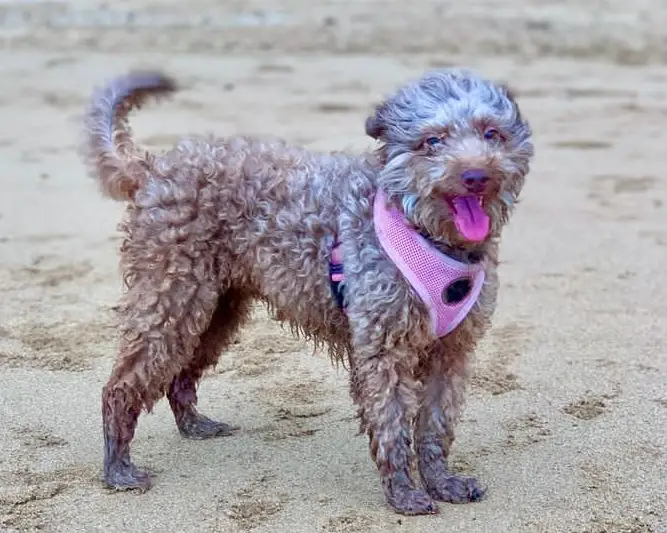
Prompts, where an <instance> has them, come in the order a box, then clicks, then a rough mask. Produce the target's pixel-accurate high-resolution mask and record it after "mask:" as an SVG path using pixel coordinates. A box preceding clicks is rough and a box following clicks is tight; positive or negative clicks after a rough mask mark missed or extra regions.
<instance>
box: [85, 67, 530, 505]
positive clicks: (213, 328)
mask: <svg viewBox="0 0 667 533" xmlns="http://www.w3.org/2000/svg"><path fill="white" fill-rule="evenodd" d="M175 89H176V86H175V83H174V82H173V80H171V79H170V78H169V77H167V76H165V75H163V74H161V73H159V72H134V73H130V74H128V75H126V76H122V77H119V78H117V79H114V80H113V81H111V82H110V83H109V84H108V85H107V86H106V87H104V88H102V89H100V90H98V91H96V92H95V93H94V96H93V98H92V101H91V104H90V107H89V108H88V110H87V113H86V118H85V124H86V134H87V141H86V145H85V155H86V161H87V163H88V165H89V166H90V168H91V170H92V173H93V174H94V176H95V177H96V179H97V180H98V181H99V183H100V184H101V188H102V191H103V192H104V193H105V194H106V195H107V196H110V197H111V198H114V199H117V200H125V201H127V202H128V209H127V212H126V216H125V218H124V221H123V223H122V224H121V229H122V230H123V231H124V233H125V239H124V242H123V244H122V246H121V261H120V264H121V269H122V272H123V276H124V280H125V283H126V285H127V291H126V292H125V294H124V297H123V299H122V303H121V305H120V306H119V309H120V313H121V319H122V327H121V338H120V346H119V352H118V357H117V360H116V363H115V366H114V368H113V371H112V373H111V376H110V378H109V381H108V383H107V384H106V386H105V387H104V391H103V400H102V412H103V424H104V441H105V453H104V479H105V481H106V483H107V484H108V485H109V486H111V487H115V488H117V489H128V488H139V489H142V490H145V489H147V488H148V487H149V485H150V480H149V477H148V475H147V474H146V473H144V472H142V471H141V470H139V469H138V468H137V467H136V466H135V465H134V464H133V463H132V462H131V460H130V442H131V440H132V438H133V435H134V431H135V427H136V424H137V418H138V417H139V414H140V412H141V410H142V409H143V408H145V409H147V410H150V409H151V408H152V406H153V405H154V404H155V403H156V402H157V401H158V399H160V397H162V396H163V395H164V394H165V393H166V395H167V398H168V399H169V403H170V405H171V408H172V410H173V413H174V417H175V419H176V424H177V425H178V428H179V430H180V432H181V433H182V434H183V435H184V436H186V437H190V438H207V437H213V436H218V435H229V434H230V433H231V432H232V430H233V429H234V428H231V427H230V426H228V425H226V424H224V423H220V422H215V421H213V420H210V419H209V418H207V417H205V416H203V415H202V414H200V413H198V412H197V410H196V408H195V405H196V403H197V395H196V388H197V384H198V382H199V380H200V378H201V377H202V373H203V372H204V369H206V368H207V367H210V366H212V365H214V364H215V363H216V361H217V360H218V357H219V355H220V352H221V351H222V350H224V349H225V347H227V346H228V345H229V343H230V342H231V340H232V338H233V337H234V335H235V333H236V332H237V330H238V329H239V328H240V327H241V326H242V325H243V323H244V322H245V321H246V320H247V319H248V314H249V309H250V305H251V302H252V301H253V300H257V299H259V300H263V301H264V302H265V303H266V304H267V305H268V308H269V310H270V311H271V312H272V314H273V315H274V316H275V317H276V318H277V319H278V320H282V321H287V322H288V323H289V324H290V325H291V326H292V329H293V330H295V331H296V332H297V333H299V334H301V335H304V336H305V337H307V338H309V339H312V340H314V341H315V343H316V344H318V345H319V344H324V345H327V346H328V348H329V351H330V354H331V356H332V357H333V358H335V359H337V360H342V361H346V362H347V363H349V366H350V372H351V379H350V382H351V392H352V397H353V399H354V401H355V403H356V404H357V406H358V416H359V418H360V421H361V427H362V431H364V432H365V433H367V434H368V436H369V438H370V451H371V455H372V458H373V460H374V461H375V462H376V464H377V467H378V469H379V473H380V477H381V480H382V487H383V489H384V493H385V495H386V498H387V501H388V502H389V504H390V505H391V506H392V507H393V508H394V509H395V510H396V511H398V512H401V513H408V514H420V513H433V512H437V506H436V504H435V503H434V501H436V500H437V501H445V502H456V503H462V502H468V501H475V500H478V499H480V498H481V497H482V495H483V490H482V489H481V488H480V486H479V485H478V483H477V481H476V480H475V479H472V478H464V477H459V476H457V475H454V474H453V473H451V472H450V471H449V470H448V467H447V456H448V452H449V448H450V445H451V443H452V441H453V439H454V426H455V423H456V421H457V419H458V417H459V412H460V408H461V405H462V402H463V392H464V384H465V381H466V375H467V364H468V359H469V356H470V355H471V353H472V351H473V349H474V347H475V344H476V342H477V341H478V340H479V339H480V337H481V336H482V334H483V333H484V331H485V330H486V329H487V327H488V325H489V320H490V317H491V315H492V313H493V310H494V307H495V303H496V293H497V289H498V280H497V275H496V269H497V263H498V261H497V257H498V241H499V238H500V235H501V230H502V228H503V226H504V225H505V223H506V222H507V220H508V217H509V215H510V213H511V211H512V206H513V204H514V202H515V201H516V199H517V196H518V195H519V192H520V190H521V188H522V186H523V183H524V177H525V175H526V174H527V172H528V168H529V162H530V159H531V157H532V155H533V145H532V143H531V131H530V128H529V125H528V124H527V122H526V121H525V120H524V119H523V117H522V115H521V113H520V112H519V109H518V107H517V104H516V101H515V100H514V99H513V97H512V96H511V95H510V93H509V92H508V90H507V89H506V88H505V87H504V86H501V85H496V84H494V83H492V82H490V81H488V80H486V79H483V78H481V77H479V76H478V75H476V74H473V73H471V72H468V71H465V70H443V71H434V72H430V73H427V74H426V75H425V76H424V77H422V78H421V79H419V80H417V81H414V82H412V83H409V84H407V85H405V86H404V87H402V88H401V89H400V90H398V91H397V92H396V93H395V94H394V95H392V96H391V97H389V98H388V99H387V100H386V101H384V102H383V103H382V104H381V105H379V106H378V107H377V108H376V109H375V111H374V113H373V115H372V116H371V117H370V118H368V120H367V121H366V133H367V134H368V135H370V136H371V137H373V138H374V139H376V140H377V141H379V148H378V149H377V151H376V152H375V153H367V154H363V155H358V156H357V155H345V154H337V153H336V154H327V155H325V154H315V153H311V152H308V151H306V150H305V149H301V148H298V147H292V146H289V145H287V144H284V143H282V142H278V141H275V142H274V141H266V140H257V139H253V138H239V137H231V138H221V139H217V138H206V139H194V138H189V139H184V140H182V141H180V142H179V143H178V144H177V145H176V146H175V147H174V148H173V149H172V150H171V151H169V152H168V153H165V154H163V155H154V154H151V153H148V152H146V151H144V150H140V149H139V148H138V147H137V146H136V145H135V144H134V143H133V142H132V139H131V135H130V130H129V128H128V125H127V115H128V113H129V111H130V110H131V109H132V108H134V107H137V106H139V105H141V104H142V103H143V102H145V101H146V100H147V99H149V98H150V97H156V96H160V95H166V94H168V93H171V92H173V91H174V90H175ZM406 250H407V251H408V252H410V253H413V255H410V253H408V254H407V255H406V254H405V252H406ZM401 254H403V255H401ZM414 254H417V255H414ZM419 254H421V255H419ZM332 255H335V256H336V257H334V258H333V259H332ZM438 268H440V269H443V270H442V272H439V271H438V272H436V271H434V270H433V269H436V270H437V269H438ZM341 273H343V274H344V283H343V284H341ZM468 274H470V275H468ZM443 280H444V281H443ZM450 282H451V283H450ZM439 283H440V284H441V285H442V284H443V283H446V284H447V286H446V287H445V288H444V290H443V287H444V285H442V286H441V285H438V284H439ZM434 287H435V289H434ZM343 289H344V290H343ZM434 290H436V291H437V294H436V293H434ZM434 294H435V299H434V298H432V297H433V296H434ZM448 305H451V306H453V307H448ZM457 306H458V307H457ZM452 309H454V311H456V312H455V313H453V312H452ZM454 315H456V316H454ZM413 443H414V456H416V459H417V460H418V470H419V474H420V477H421V481H422V488H419V487H418V486H417V485H416V484H415V482H414V481H413V477H412V474H411V468H410V467H411V462H412V458H413V448H412V444H413Z"/></svg>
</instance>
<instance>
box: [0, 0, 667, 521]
mask: <svg viewBox="0 0 667 533" xmlns="http://www.w3.org/2000/svg"><path fill="white" fill-rule="evenodd" d="M188 5H189V6H190V7H188ZM113 6H114V7H113V9H112V8H111V7H107V8H105V9H103V10H100V9H101V6H100V5H96V4H93V3H87V2H83V1H80V2H75V1H72V2H69V3H55V2H51V3H38V2H30V3H22V4H11V3H5V2H2V3H1V4H0V38H1V39H2V42H3V44H4V48H3V50H2V51H1V52H0V112H1V113H2V114H1V124H2V128H1V130H0V158H1V161H2V172H1V173H0V184H1V189H0V190H1V191H2V193H1V194H0V291H1V292H2V295H1V297H0V421H1V423H2V431H0V530H2V531H6V532H16V531H46V532H74V531H85V532H88V531H91V532H92V531H105V532H110V531H111V532H116V531H117V532H122V531H128V532H129V531H132V532H144V531H174V532H176V531H179V532H180V531H183V532H212V531H218V532H245V531H251V530H252V531H254V532H255V533H265V532H271V533H284V532H289V533H300V532H306V533H315V532H325V533H327V532H329V533H334V532H340V533H343V532H360V533H367V532H383V533H385V532H387V533H390V532H433V531H443V532H462V531H466V532H481V533H504V532H512V533H514V532H567V533H649V532H652V533H665V532H667V519H666V518H665V516H666V515H667V475H666V474H667V455H666V454H667V386H666V385H665V373H666V372H667V355H666V354H667V340H666V339H667V337H666V335H665V333H666V331H667V320H666V318H667V305H666V304H665V302H667V288H666V287H665V284H664V283H663V280H664V263H665V259H664V258H665V253H666V251H667V248H666V246H667V230H666V229H665V220H666V213H667V207H666V206H665V204H664V202H665V198H666V196H665V194H666V193H667V181H666V180H665V177H664V174H663V172H664V168H665V163H664V157H665V156H664V147H665V142H666V141H665V136H664V127H665V123H666V122H665V120H667V99H666V95H667V89H666V87H667V52H666V50H667V47H665V46H664V43H663V41H664V40H665V38H664V37H663V33H661V32H664V23H665V18H666V15H665V11H664V10H663V9H661V8H660V3H659V2H655V1H651V2H649V1H644V2H640V3H629V2H622V1H620V0H607V1H602V0H600V1H595V2H586V3H585V2H577V1H575V0H566V1H558V2H556V1H553V2H550V1H548V0H516V1H512V2H510V1H508V2H503V3H500V2H492V1H491V0H486V1H485V2H480V1H478V2H473V3H466V2H459V3H451V5H446V4H445V3H436V2H407V3H406V2H401V1H398V0H392V1H389V2H370V1H356V2H347V3H345V2H341V1H338V2H335V1H332V0H328V1H324V2H317V3H316V2H307V1H306V0H283V1H280V2H277V1H274V2H268V1H265V2H261V1H259V0H237V1H233V2H232V1H230V2H214V1H212V0H196V1H194V2H190V3H189V4H188V3H186V2H176V1H173V0H169V1H162V2H157V1H153V2H149V1H148V0H140V1H134V2H117V3H114V4H113ZM631 6H633V7H631ZM123 24H125V27H123ZM128 24H129V25H130V26H128ZM452 64H459V65H467V66H471V67H473V68H475V69H479V70H481V71H482V72H484V73H485V74H487V75H488V76H491V77H494V78H495V79H498V80H503V81H509V82H510V83H511V84H512V86H513V87H514V88H515V89H516V90H517V93H518V96H519V100H520V103H521V105H522V107H523V110H524V112H525V114H526V115H527V116H528V117H529V119H530V120H531V122H532V124H533V127H534V131H535V143H536V147H537V152H536V158H535V163H534V166H533V170H532V173H531V175H530V176H529V179H528V182H527V185H526V187H525V189H524V194H523V202H522V203H521V204H520V205H519V207H518V210H517V212H516V215H515V217H514V218H513V220H512V222H511V225H510V226H509V227H508V228H507V230H506V232H505V235H504V239H503V245H502V254H501V256H502V265H501V269H500V270H501V272H500V274H501V277H502V286H501V291H500V300H499V307H498V311H497V314H496V316H495V321H494V328H493V330H492V332H491V333H490V334H489V336H488V337H487V338H486V339H485V340H484V342H483V343H482V345H481V346H480V348H479V350H478V352H477V353H476V358H475V365H474V369H475V373H474V378H473V380H472V384H471V388H470V393H469V397H468V404H467V407H466V411H465V416H464V419H463V421H462V423H461V424H460V426H459V429H458V439H457V441H456V445H455V447H454V451H453V455H452V462H453V468H454V469H456V471H460V472H466V473H470V474H474V475H476V476H478V477H479V478H480V479H481V480H483V482H484V483H486V484H487V485H488V487H489V492H488V497H487V499H486V500H485V501H483V502H480V503H477V504H471V505H464V506H454V505H446V504H443V505H441V513H440V515H439V516H428V517H414V518H408V517H401V516H399V515H396V514H394V513H392V512H391V511H389V510H388V509H387V507H386V506H385V504H384V501H383V497H382V493H381V490H380V484H379V482H378V477H377V474H376V472H375V467H374V465H373V464H372V463H371V461H370V458H369V455H368V451H367V443H366V439H365V438H364V437H360V436H357V435H356V429H357V425H356V422H355V420H354V418H353V415H354V408H353V406H352V404H351V401H350V399H349V396H348V389H347V376H346V374H345V371H344V370H343V369H336V368H334V367H333V366H332V365H331V364H330V363H329V361H328V359H327V357H326V355H324V354H315V355H313V353H312V349H311V348H310V347H309V346H307V345H304V344H303V343H301V342H299V341H296V340H294V339H292V338H291V337H290V336H289V335H288V334H287V333H286V332H284V331H283V330H281V328H280V327H279V326H278V325H276V324H275V323H273V322H271V321H269V320H268V319H267V317H266V314H265V313H264V311H263V310H262V309H261V308H258V309H257V310H256V312H255V314H254V318H253V321H252V323H251V324H250V325H249V326H248V327H247V328H246V329H245V330H244V332H243V334H242V336H241V338H240V340H239V342H238V343H237V344H235V345H234V346H233V350H230V351H229V352H228V353H225V354H224V355H223V356H222V358H221V361H220V364H219V366H218V367H217V369H216V370H215V371H213V372H211V374H210V376H209V377H208V378H207V379H206V380H205V381H204V383H203V385H202V387H201V395H200V396H201V399H200V406H201V409H202V411H204V412H205V413H206V414H208V415H210V416H212V417H215V418H219V419H222V420H225V421H227V422H230V423H233V424H238V425H241V426H242V428H243V429H242V430H241V431H240V432H239V433H238V434H236V435H235V436H233V437H230V438H226V439H219V440H213V441H206V442H192V441H187V440H185V439H182V438H181V437H180V436H179V435H178V432H177V431H176V428H175V426H174V423H173V420H172V418H171V414H170V412H169V410H168V407H167V406H166V404H165V402H161V403H160V404H159V405H158V407H157V408H156V409H155V412H154V413H153V414H151V415H144V416H142V418H141V419H140V423H139V428H138V432H137V436H136V439H135V441H134V447H133V453H134V459H135V460H136V462H137V463H138V464H139V465H142V466H146V467H148V468H149V469H150V471H151V472H153V473H154V487H153V488H152V490H150V491H149V492H147V493H146V494H143V495H138V494H130V493H113V492H110V491H108V490H106V489H105V488H104V487H103V486H102V484H101V482H100V479H99V476H100V468H101V457H102V439H101V425H100V392H101V387H102V385H103V384H104V382H105V380H106V377H107V375H108V373H109V370H110V368H111V364H112V361H113V358H114V348H115V329H114V325H113V324H114V322H113V320H114V317H113V312H112V308H113V306H114V305H115V303H116V301H117V298H118V295H119V294H120V291H121V283H120V279H119V275H118V271H117V247H118V245H119V234H118V233H117V231H116V224H117V222H118V221H119V219H120V216H121V212H122V208H123V207H122V205H121V204H118V203H114V202H112V201H110V200H107V199H103V198H102V197H101V196H100V195H99V194H98V191H97V188H96V184H95V183H94V182H93V181H92V180H89V179H88V178H86V177H85V174H84V169H83V167H82V165H81V163H80V161H79V159H78V157H77V153H76V147H77V144H78V142H79V139H80V129H81V113H82V110H83V105H84V103H85V100H86V98H87V97H88V95H89V94H90V91H91V89H92V87H93V85H94V84H96V83H99V82H101V81H103V80H105V79H107V78H108V77H109V76H112V75H114V74H117V73H120V72H124V71H126V70H127V69H129V68H133V67H138V66H162V67H165V68H168V69H169V70H170V71H171V72H173V73H174V74H175V75H176V76H177V77H178V78H179V79H180V80H182V82H183V83H184V84H185V86H186V88H185V90H183V91H182V92H181V93H179V94H178V95H177V97H176V98H175V99H174V100H173V101H171V102H166V103H163V104H161V105H160V106H151V107H150V108H146V109H144V110H142V112H141V113H140V114H139V115H138V116H137V117H136V118H135V119H134V125H135V131H136V135H137V137H138V138H139V140H140V141H142V142H143V143H145V144H147V145H148V146H150V147H151V148H152V149H154V150H159V149H162V148H164V147H166V146H168V145H169V144H170V143H171V142H172V141H173V140H174V139H175V138H176V137H177V136H179V135H181V134H187V133H204V132H216V133H219V134H234V133H265V134H269V135H275V136H279V137H283V138H285V139H288V140H289V141H292V142H298V143H302V144H304V145H306V146H309V147H311V148H314V149H321V150H330V149H332V150H341V149H343V150H355V151H357V150H363V149H365V148H368V147H370V146H371V144H370V142H369V140H368V139H367V138H365V137H364V134H363V121H364V119H365V117H366V113H367V112H368V110H369V109H370V108H371V105H372V104H373V103H375V102H376V101H378V100H379V99H380V98H381V97H382V95H383V94H386V93H387V92H389V91H391V90H392V89H393V88H394V87H395V86H397V85H398V84H400V83H403V82H404V81H405V80H406V79H408V78H411V77H415V76H418V75H419V74H420V73H421V72H422V71H423V70H424V69H426V68H429V67H432V66H440V65H452Z"/></svg>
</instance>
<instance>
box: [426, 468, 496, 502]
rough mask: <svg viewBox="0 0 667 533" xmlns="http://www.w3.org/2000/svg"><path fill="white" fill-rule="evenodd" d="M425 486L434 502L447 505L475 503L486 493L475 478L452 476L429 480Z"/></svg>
mask: <svg viewBox="0 0 667 533" xmlns="http://www.w3.org/2000/svg"><path fill="white" fill-rule="evenodd" d="M425 486H426V491H427V492H428V493H429V495H430V496H431V497H432V498H433V499H434V500H437V501H440V502H449V503H469V502H477V501H480V500H481V499H482V498H484V494H485V492H486V491H485V490H484V489H483V488H482V487H481V486H480V484H479V482H478V481H477V480H476V479H475V478H473V477H462V476H455V475H453V474H447V475H441V476H438V477H436V478H435V479H429V480H428V482H425Z"/></svg>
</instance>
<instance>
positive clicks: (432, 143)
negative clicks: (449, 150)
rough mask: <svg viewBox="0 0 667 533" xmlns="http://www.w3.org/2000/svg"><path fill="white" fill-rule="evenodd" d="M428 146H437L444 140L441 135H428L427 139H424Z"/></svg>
mask: <svg viewBox="0 0 667 533" xmlns="http://www.w3.org/2000/svg"><path fill="white" fill-rule="evenodd" d="M424 142H425V143H426V144H427V145H428V146H436V145H438V144H440V143H441V142H442V139H441V138H440V137H435V136H433V137H427V138H426V141H424Z"/></svg>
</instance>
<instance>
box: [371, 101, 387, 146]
mask: <svg viewBox="0 0 667 533" xmlns="http://www.w3.org/2000/svg"><path fill="white" fill-rule="evenodd" d="M383 111H384V106H383V105H378V106H376V107H375V112H374V113H373V114H372V115H371V116H370V117H368V118H367V119H366V135H368V136H369V137H373V139H379V138H380V137H382V136H383V135H384V133H385V131H386V130H387V125H386V123H385V121H384V119H383V118H382V112H383Z"/></svg>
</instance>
